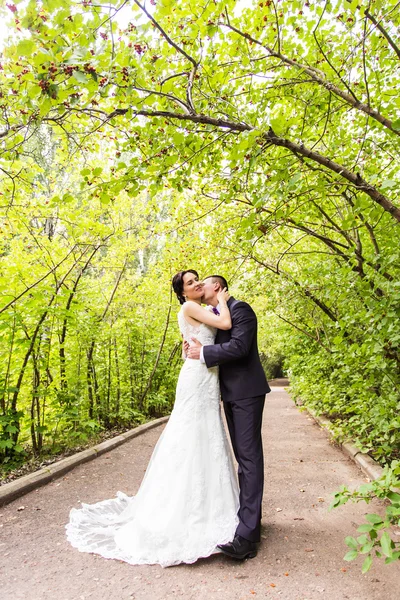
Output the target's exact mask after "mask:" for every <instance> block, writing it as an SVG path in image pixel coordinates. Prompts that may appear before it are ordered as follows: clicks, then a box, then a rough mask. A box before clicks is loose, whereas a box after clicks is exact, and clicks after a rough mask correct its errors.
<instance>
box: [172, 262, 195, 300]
mask: <svg viewBox="0 0 400 600" xmlns="http://www.w3.org/2000/svg"><path fill="white" fill-rule="evenodd" d="M186 273H193V275H196V277H198V276H199V274H198V272H197V271H195V270H194V269H187V270H186V271H179V273H177V274H176V275H174V276H173V278H172V288H173V290H174V292H175V294H176V296H177V298H178V300H179V303H180V304H184V303H185V302H186V300H185V298H184V297H183V278H184V276H185V275H186Z"/></svg>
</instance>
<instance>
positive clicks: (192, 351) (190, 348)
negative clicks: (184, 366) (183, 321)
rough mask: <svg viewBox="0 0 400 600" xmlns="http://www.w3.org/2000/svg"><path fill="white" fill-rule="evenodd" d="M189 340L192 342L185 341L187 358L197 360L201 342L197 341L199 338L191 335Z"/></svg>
mask: <svg viewBox="0 0 400 600" xmlns="http://www.w3.org/2000/svg"><path fill="white" fill-rule="evenodd" d="M191 340H192V342H191V343H190V344H188V342H186V344H185V352H186V356H187V357H188V358H193V359H195V360H199V359H200V351H201V348H202V344H201V343H200V342H199V340H197V339H196V338H194V337H192V338H191Z"/></svg>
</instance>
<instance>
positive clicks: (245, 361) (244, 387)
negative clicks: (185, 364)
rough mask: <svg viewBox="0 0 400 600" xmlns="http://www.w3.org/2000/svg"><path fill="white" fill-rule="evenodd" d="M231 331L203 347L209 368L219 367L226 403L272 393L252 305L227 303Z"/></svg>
mask: <svg viewBox="0 0 400 600" xmlns="http://www.w3.org/2000/svg"><path fill="white" fill-rule="evenodd" d="M228 308H229V310H230V313H231V319H232V328H231V329H229V330H228V331H222V330H221V329H218V332H217V336H216V338H215V344H213V345H210V346H204V348H203V356H204V360H205V363H206V365H207V367H215V366H216V365H219V381H220V387H221V395H222V399H223V400H224V402H232V401H233V400H240V399H241V398H254V397H255V396H263V395H264V394H268V392H270V391H271V389H270V387H269V385H268V382H267V379H266V377H265V373H264V369H263V368H262V366H261V361H260V356H259V354H258V346H257V317H256V315H255V312H254V311H253V309H252V308H251V306H250V305H249V304H247V303H246V302H241V301H240V300H235V298H233V297H232V296H231V297H230V298H229V300H228Z"/></svg>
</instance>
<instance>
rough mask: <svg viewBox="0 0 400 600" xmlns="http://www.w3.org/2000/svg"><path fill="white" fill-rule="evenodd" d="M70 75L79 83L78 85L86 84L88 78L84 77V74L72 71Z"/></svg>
mask: <svg viewBox="0 0 400 600" xmlns="http://www.w3.org/2000/svg"><path fill="white" fill-rule="evenodd" d="M72 74H73V76H74V77H75V79H76V80H77V81H79V83H87V81H88V78H87V77H86V75H85V73H82V71H74V72H73V73H72Z"/></svg>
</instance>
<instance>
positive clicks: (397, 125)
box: [392, 119, 400, 131]
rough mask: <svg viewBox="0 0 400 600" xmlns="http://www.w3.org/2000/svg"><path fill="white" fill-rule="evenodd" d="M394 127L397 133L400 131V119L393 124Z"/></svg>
mask: <svg viewBox="0 0 400 600" xmlns="http://www.w3.org/2000/svg"><path fill="white" fill-rule="evenodd" d="M392 127H393V129H394V130H395V131H400V119H396V120H395V121H393V122H392Z"/></svg>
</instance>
